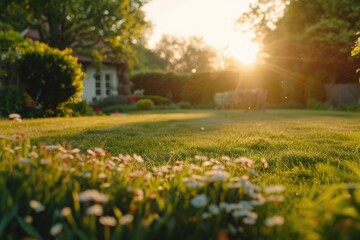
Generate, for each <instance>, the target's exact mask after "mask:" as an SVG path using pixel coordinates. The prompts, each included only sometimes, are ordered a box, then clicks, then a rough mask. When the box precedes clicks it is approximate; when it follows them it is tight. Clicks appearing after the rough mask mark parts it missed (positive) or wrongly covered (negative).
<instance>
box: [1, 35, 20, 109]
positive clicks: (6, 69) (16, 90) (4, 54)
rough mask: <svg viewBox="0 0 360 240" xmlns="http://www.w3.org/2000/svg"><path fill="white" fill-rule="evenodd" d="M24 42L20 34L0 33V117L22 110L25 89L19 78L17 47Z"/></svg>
mask: <svg viewBox="0 0 360 240" xmlns="http://www.w3.org/2000/svg"><path fill="white" fill-rule="evenodd" d="M24 41H26V40H25V39H24V38H23V36H21V34H20V33H17V32H14V31H0V99H1V101H0V116H1V115H2V116H7V115H8V114H9V113H12V112H21V110H22V105H23V94H22V90H23V89H22V86H21V84H20V83H19V80H18V76H17V70H16V59H17V54H16V52H15V47H16V46H17V45H18V44H20V43H22V42H24Z"/></svg>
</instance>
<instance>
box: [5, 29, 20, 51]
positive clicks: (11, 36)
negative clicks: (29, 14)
mask: <svg viewBox="0 0 360 240" xmlns="http://www.w3.org/2000/svg"><path fill="white" fill-rule="evenodd" d="M24 41H26V40H25V38H24V37H23V36H22V35H21V34H20V33H18V32H15V31H0V51H2V52H7V51H8V50H9V49H14V48H15V47H16V46H17V45H18V44H20V43H22V42H24Z"/></svg>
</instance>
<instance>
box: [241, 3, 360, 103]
mask: <svg viewBox="0 0 360 240" xmlns="http://www.w3.org/2000/svg"><path fill="white" fill-rule="evenodd" d="M281 1H282V0H279V4H280V3H281ZM271 2H272V1H270V0H260V1H259V2H258V4H257V5H256V4H253V5H252V8H251V10H250V11H249V12H248V13H246V14H245V15H243V16H242V17H241V18H240V19H239V22H240V23H245V22H248V23H252V25H251V26H252V28H253V29H254V31H255V32H256V33H257V36H258V37H259V39H260V40H261V41H262V44H263V46H264V47H263V49H264V51H265V52H266V53H267V55H268V58H267V59H265V60H266V64H265V65H264V66H265V67H267V68H268V69H269V71H274V72H276V73H278V75H279V77H278V79H279V81H281V82H284V84H286V83H289V84H291V85H293V86H294V87H293V88H290V89H292V92H291V96H292V97H293V99H294V100H296V101H300V102H303V103H304V102H305V100H306V99H309V98H316V99H319V100H321V99H322V98H323V96H324V94H323V89H322V84H324V83H340V82H354V81H355V79H356V76H355V70H354V69H355V68H356V63H355V61H354V59H351V57H350V54H349V52H350V50H351V47H352V46H351V45H352V42H353V38H354V35H355V30H354V29H359V28H360V22H359V21H358V19H359V18H360V6H359V4H357V0H331V1H329V0H290V1H282V4H283V5H282V6H283V9H284V10H283V11H282V12H281V14H280V13H277V15H276V16H278V17H275V18H272V16H273V15H274V11H275V10H274V9H275V8H266V6H268V4H271ZM270 6H271V5H270ZM257 13H259V14H257ZM268 21H269V22H268ZM271 25H272V26H273V27H270V26H271ZM260 30H263V31H260Z"/></svg>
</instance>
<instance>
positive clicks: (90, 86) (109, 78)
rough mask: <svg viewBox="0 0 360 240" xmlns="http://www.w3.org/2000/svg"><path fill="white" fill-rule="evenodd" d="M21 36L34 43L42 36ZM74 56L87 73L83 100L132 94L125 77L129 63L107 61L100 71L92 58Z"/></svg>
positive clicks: (32, 33)
mask: <svg viewBox="0 0 360 240" xmlns="http://www.w3.org/2000/svg"><path fill="white" fill-rule="evenodd" d="M21 34H22V35H23V36H25V37H27V38H29V39H31V40H33V41H40V34H39V32H38V31H37V30H32V29H26V30H24V31H23V32H22V33H21ZM99 44H104V40H100V42H99ZM73 56H74V57H76V58H77V59H78V62H79V63H80V64H81V66H82V70H83V71H84V72H85V73H86V78H85V79H84V83H83V84H84V89H83V95H82V99H83V100H87V102H89V103H94V102H98V101H102V100H104V99H106V98H109V97H113V96H118V95H119V94H123V95H129V94H130V82H129V80H128V78H127V77H126V75H125V71H126V68H127V63H116V62H113V61H109V60H105V61H103V62H102V67H101V69H100V70H99V68H97V67H96V66H95V65H94V64H93V62H92V60H91V58H89V57H87V56H82V55H78V54H76V53H74V52H73Z"/></svg>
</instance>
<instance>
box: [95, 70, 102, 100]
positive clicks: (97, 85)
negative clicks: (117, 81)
mask: <svg viewBox="0 0 360 240" xmlns="http://www.w3.org/2000/svg"><path fill="white" fill-rule="evenodd" d="M95 95H96V96H101V77H100V75H95Z"/></svg>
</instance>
